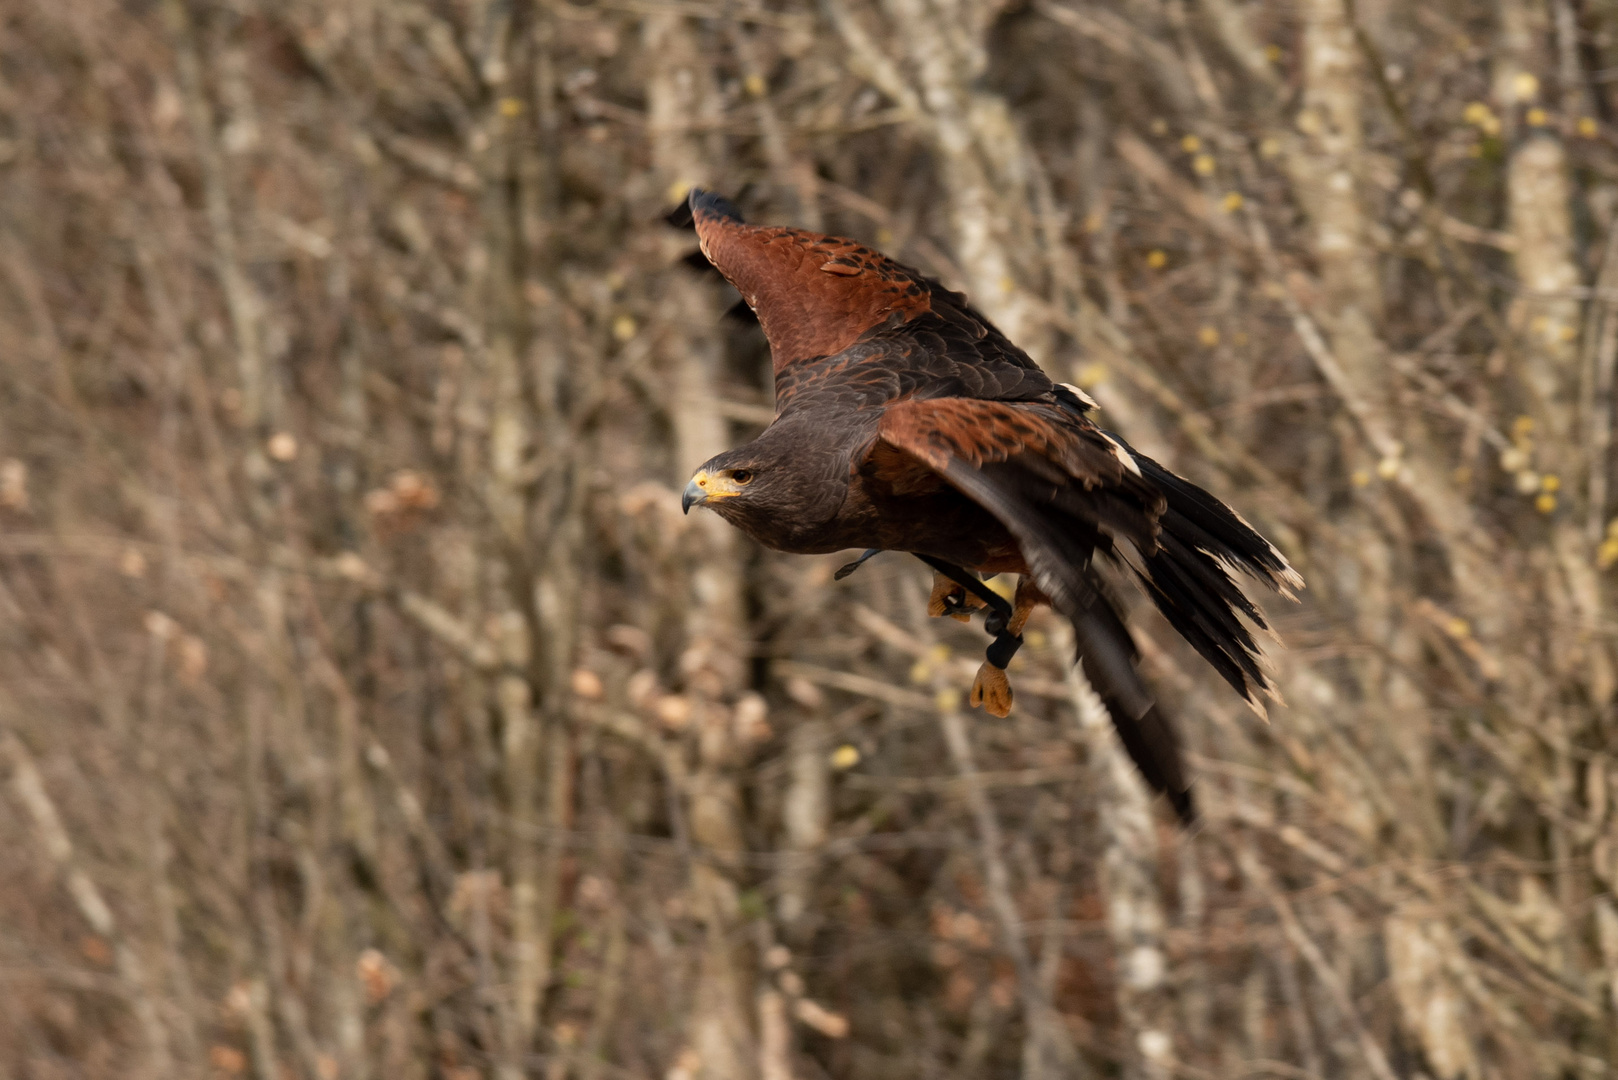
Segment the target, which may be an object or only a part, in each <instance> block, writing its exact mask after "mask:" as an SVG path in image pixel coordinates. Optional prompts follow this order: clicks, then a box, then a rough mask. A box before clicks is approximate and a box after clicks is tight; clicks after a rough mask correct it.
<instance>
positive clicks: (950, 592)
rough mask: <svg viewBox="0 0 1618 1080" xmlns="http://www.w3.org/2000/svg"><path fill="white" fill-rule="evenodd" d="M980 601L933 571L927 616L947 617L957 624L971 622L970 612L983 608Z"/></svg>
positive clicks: (959, 585) (955, 583) (961, 587)
mask: <svg viewBox="0 0 1618 1080" xmlns="http://www.w3.org/2000/svg"><path fill="white" fill-rule="evenodd" d="M984 606H985V605H984V603H983V601H982V600H980V599H978V598H977V597H976V596H973V595H972V594H971V593H969V592H967V591H966V589H965V587H964V586H962V585H961V584H959V583H958V582H955V581H951V580H950V579H949V578H947V577H945V576H944V575H943V574H940V573H938V572H937V571H936V570H935V571H933V592H932V595H931V596H929V597H928V598H927V614H928V615H931V616H932V617H933V618H935V619H936V618H939V617H940V616H943V615H948V616H949V617H950V618H952V619H954V620H955V621H957V622H971V621H972V611H973V609H975V608H980V607H984Z"/></svg>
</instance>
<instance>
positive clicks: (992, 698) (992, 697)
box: [968, 660, 1012, 720]
mask: <svg viewBox="0 0 1618 1080" xmlns="http://www.w3.org/2000/svg"><path fill="white" fill-rule="evenodd" d="M1011 696H1012V695H1011V680H1010V679H1008V678H1006V670H1005V668H997V667H995V666H994V665H993V664H991V663H989V662H988V661H987V660H985V661H984V662H983V663H982V664H981V665H980V666H979V667H978V677H977V678H975V679H973V680H972V695H971V697H970V698H969V699H968V700H970V701H971V702H972V704H973V706H974V707H976V706H979V705H981V706H982V707H983V710H984V711H985V712H987V713H988V714H989V715H990V716H998V717H999V718H1000V719H1002V720H1004V719H1005V718H1006V717H1007V716H1010V715H1011Z"/></svg>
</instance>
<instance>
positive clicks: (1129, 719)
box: [878, 398, 1302, 817]
mask: <svg viewBox="0 0 1618 1080" xmlns="http://www.w3.org/2000/svg"><path fill="white" fill-rule="evenodd" d="M878 437H879V442H880V443H881V444H885V445H886V446H889V447H892V448H894V449H897V450H899V451H902V452H903V453H904V454H906V455H908V456H909V457H911V458H913V459H914V460H916V461H918V462H920V463H923V464H925V465H926V466H927V467H928V468H930V469H931V470H933V471H934V472H936V473H937V474H938V475H940V476H942V477H943V478H944V479H945V480H947V481H948V482H949V483H950V484H952V485H954V487H955V488H957V489H958V490H960V491H961V492H962V493H964V494H965V495H966V496H968V497H969V498H971V499H972V500H973V501H975V502H976V503H978V504H979V505H980V506H982V507H983V508H984V509H986V510H988V511H989V512H990V513H992V514H993V515H994V516H995V517H996V518H997V519H998V520H999V521H1000V522H1001V523H1002V524H1003V525H1005V527H1006V528H1007V530H1009V531H1010V532H1011V534H1012V535H1013V536H1014V537H1015V538H1016V540H1017V543H1018V546H1019V547H1020V549H1021V551H1022V554H1023V558H1024V559H1025V560H1026V561H1027V563H1028V568H1029V570H1030V572H1031V573H1032V574H1033V575H1034V580H1035V582H1036V583H1037V584H1038V585H1039V587H1040V589H1041V590H1043V591H1044V592H1045V594H1046V595H1047V596H1049V597H1050V598H1051V602H1052V603H1053V604H1054V605H1055V607H1056V608H1057V610H1058V611H1060V612H1061V613H1062V614H1064V615H1066V616H1067V617H1068V619H1069V620H1070V621H1071V622H1072V624H1073V630H1074V634H1075V636H1076V639H1077V643H1078V651H1079V660H1080V663H1081V664H1082V666H1083V668H1084V673H1085V675H1086V677H1088V678H1089V680H1090V683H1091V685H1093V686H1094V687H1095V689H1096V691H1097V692H1098V693H1099V694H1100V695H1101V697H1102V699H1103V700H1104V701H1105V702H1106V704H1107V711H1108V712H1109V713H1110V714H1111V715H1112V718H1113V722H1114V724H1116V725H1117V728H1118V734H1119V736H1120V737H1121V738H1122V740H1123V743H1124V746H1125V748H1126V749H1127V750H1128V751H1129V755H1130V757H1131V758H1133V759H1134V761H1135V764H1136V765H1137V766H1139V768H1140V770H1141V773H1142V774H1143V775H1144V776H1145V777H1146V780H1147V781H1148V783H1150V784H1151V785H1152V787H1153V788H1155V789H1157V790H1158V791H1161V792H1163V793H1164V794H1166V795H1167V796H1168V797H1169V799H1170V801H1171V802H1172V803H1173V804H1174V807H1175V809H1176V810H1177V811H1179V813H1180V814H1181V816H1182V817H1189V816H1190V814H1191V802H1190V794H1189V791H1188V785H1187V782H1186V777H1185V771H1184V767H1183V765H1182V763H1181V759H1180V750H1179V739H1178V737H1177V736H1176V734H1175V731H1174V728H1173V726H1172V724H1171V723H1170V722H1169V720H1168V718H1167V717H1165V716H1164V715H1163V713H1162V712H1161V710H1159V709H1158V708H1157V706H1156V703H1155V702H1154V700H1153V698H1152V695H1151V693H1150V692H1149V691H1148V690H1147V688H1146V686H1145V684H1144V683H1143V682H1142V681H1141V678H1140V676H1139V674H1138V673H1137V672H1136V670H1135V663H1136V661H1137V659H1138V654H1137V652H1136V649H1135V645H1134V641H1133V639H1132V638H1131V637H1130V635H1129V631H1128V630H1127V628H1126V627H1125V626H1124V623H1123V619H1122V618H1121V617H1120V615H1119V613H1118V611H1117V610H1116V608H1114V607H1113V605H1112V603H1111V601H1110V600H1109V598H1108V597H1107V595H1106V593H1105V591H1104V590H1103V589H1102V587H1101V585H1100V581H1099V578H1098V576H1097V575H1096V573H1095V572H1094V570H1093V568H1092V567H1091V560H1092V557H1093V555H1094V553H1095V552H1097V551H1100V552H1102V553H1105V554H1117V555H1118V556H1119V557H1120V558H1121V559H1122V560H1123V561H1124V562H1126V563H1128V564H1129V565H1130V566H1131V568H1132V569H1133V570H1134V572H1135V573H1136V574H1137V575H1138V576H1139V577H1140V579H1141V581H1142V583H1143V584H1144V585H1145V587H1146V590H1147V592H1148V593H1149V594H1150V595H1151V597H1152V599H1153V600H1154V601H1155V602H1156V604H1157V606H1158V609H1159V610H1160V611H1161V612H1162V613H1163V615H1164V616H1165V618H1167V619H1168V621H1169V622H1170V624H1171V625H1173V626H1174V628H1175V629H1176V630H1178V631H1179V632H1180V633H1181V634H1182V635H1183V636H1184V637H1185V638H1186V640H1188V641H1189V642H1190V643H1191V644H1192V645H1193V646H1194V647H1195V648H1196V649H1197V651H1198V652H1199V653H1201V654H1202V656H1203V657H1204V658H1206V659H1207V660H1208V661H1209V663H1211V664H1212V665H1213V666H1214V668H1215V669H1216V670H1218V671H1219V673H1220V674H1221V675H1222V676H1224V678H1225V679H1226V681H1228V682H1229V683H1230V684H1231V686H1233V687H1234V688H1235V689H1236V690H1237V692H1238V693H1240V694H1241V695H1242V696H1243V697H1244V698H1245V699H1247V701H1248V702H1249V703H1250V704H1252V705H1253V706H1254V707H1255V708H1257V709H1260V711H1262V705H1261V704H1260V695H1265V694H1268V695H1271V696H1273V694H1274V691H1273V688H1272V686H1271V684H1270V681H1269V679H1268V677H1267V675H1266V674H1265V672H1264V670H1263V668H1262V667H1261V665H1260V652H1259V648H1258V645H1257V643H1256V641H1255V640H1254V636H1253V629H1252V628H1254V627H1256V628H1257V629H1259V630H1264V629H1266V627H1265V623H1264V618H1263V615H1262V614H1261V613H1260V612H1259V611H1258V609H1257V608H1256V607H1255V606H1254V605H1253V604H1252V602H1251V601H1249V600H1248V599H1247V597H1246V596H1245V595H1243V593H1242V591H1241V589H1240V588H1238V587H1237V585H1236V583H1235V581H1234V580H1233V579H1232V578H1231V576H1230V574H1229V572H1227V570H1226V565H1231V566H1234V567H1239V568H1241V569H1243V570H1246V571H1248V572H1249V573H1252V574H1254V575H1255V576H1258V577H1260V578H1261V579H1264V580H1266V581H1268V582H1269V583H1271V584H1272V585H1274V586H1276V587H1277V588H1280V589H1282V590H1283V591H1284V590H1285V589H1286V588H1287V587H1289V586H1300V585H1301V584H1302V580H1301V579H1300V578H1299V577H1298V576H1297V574H1296V573H1295V572H1294V571H1293V570H1292V568H1291V567H1290V566H1288V565H1287V563H1286V560H1285V559H1283V558H1282V557H1281V555H1280V554H1279V553H1278V552H1277V551H1276V550H1275V549H1274V548H1273V547H1272V546H1271V545H1270V544H1269V543H1268V542H1267V541H1266V540H1264V538H1263V537H1261V536H1259V535H1258V534H1257V533H1256V532H1254V531H1253V530H1252V529H1251V528H1250V527H1249V526H1248V525H1247V524H1246V523H1245V522H1243V521H1242V520H1241V519H1240V518H1239V517H1238V516H1237V515H1236V514H1235V512H1234V511H1232V510H1230V508H1228V507H1226V506H1225V505H1224V504H1223V503H1221V502H1219V500H1217V499H1215V498H1214V497H1213V496H1211V495H1209V494H1208V493H1207V492H1205V491H1203V490H1202V489H1201V488H1199V487H1197V486H1196V485H1195V484H1192V483H1191V482H1190V481H1188V480H1185V479H1183V478H1181V477H1178V476H1175V475H1174V474H1173V473H1171V472H1169V471H1168V470H1167V469H1165V468H1163V467H1162V466H1161V465H1158V464H1157V463H1156V462H1155V461H1152V460H1151V459H1150V458H1147V457H1145V456H1143V455H1141V454H1137V453H1135V452H1134V451H1133V450H1131V449H1130V448H1129V447H1128V446H1127V444H1125V443H1123V442H1122V441H1121V440H1119V439H1117V438H1115V437H1113V436H1112V435H1109V434H1108V433H1107V432H1105V431H1102V430H1101V429H1100V428H1098V427H1096V426H1095V425H1094V424H1092V423H1090V422H1089V421H1088V420H1087V419H1085V418H1084V417H1082V416H1081V415H1077V414H1076V413H1075V411H1074V410H1071V409H1068V408H1064V407H1061V406H1054V405H1047V404H1043V403H1033V402H1005V401H982V400H971V399H962V398H945V399H940V400H933V401H921V400H907V401H900V402H896V403H895V404H893V405H891V406H890V407H889V408H888V409H887V410H886V411H885V413H884V414H883V417H882V422H881V425H880V428H879V436H878ZM1120 542H1121V543H1122V546H1120ZM1130 556H1133V558H1131V557H1130ZM1244 620H1245V621H1244ZM1249 624H1251V626H1250V625H1249Z"/></svg>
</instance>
